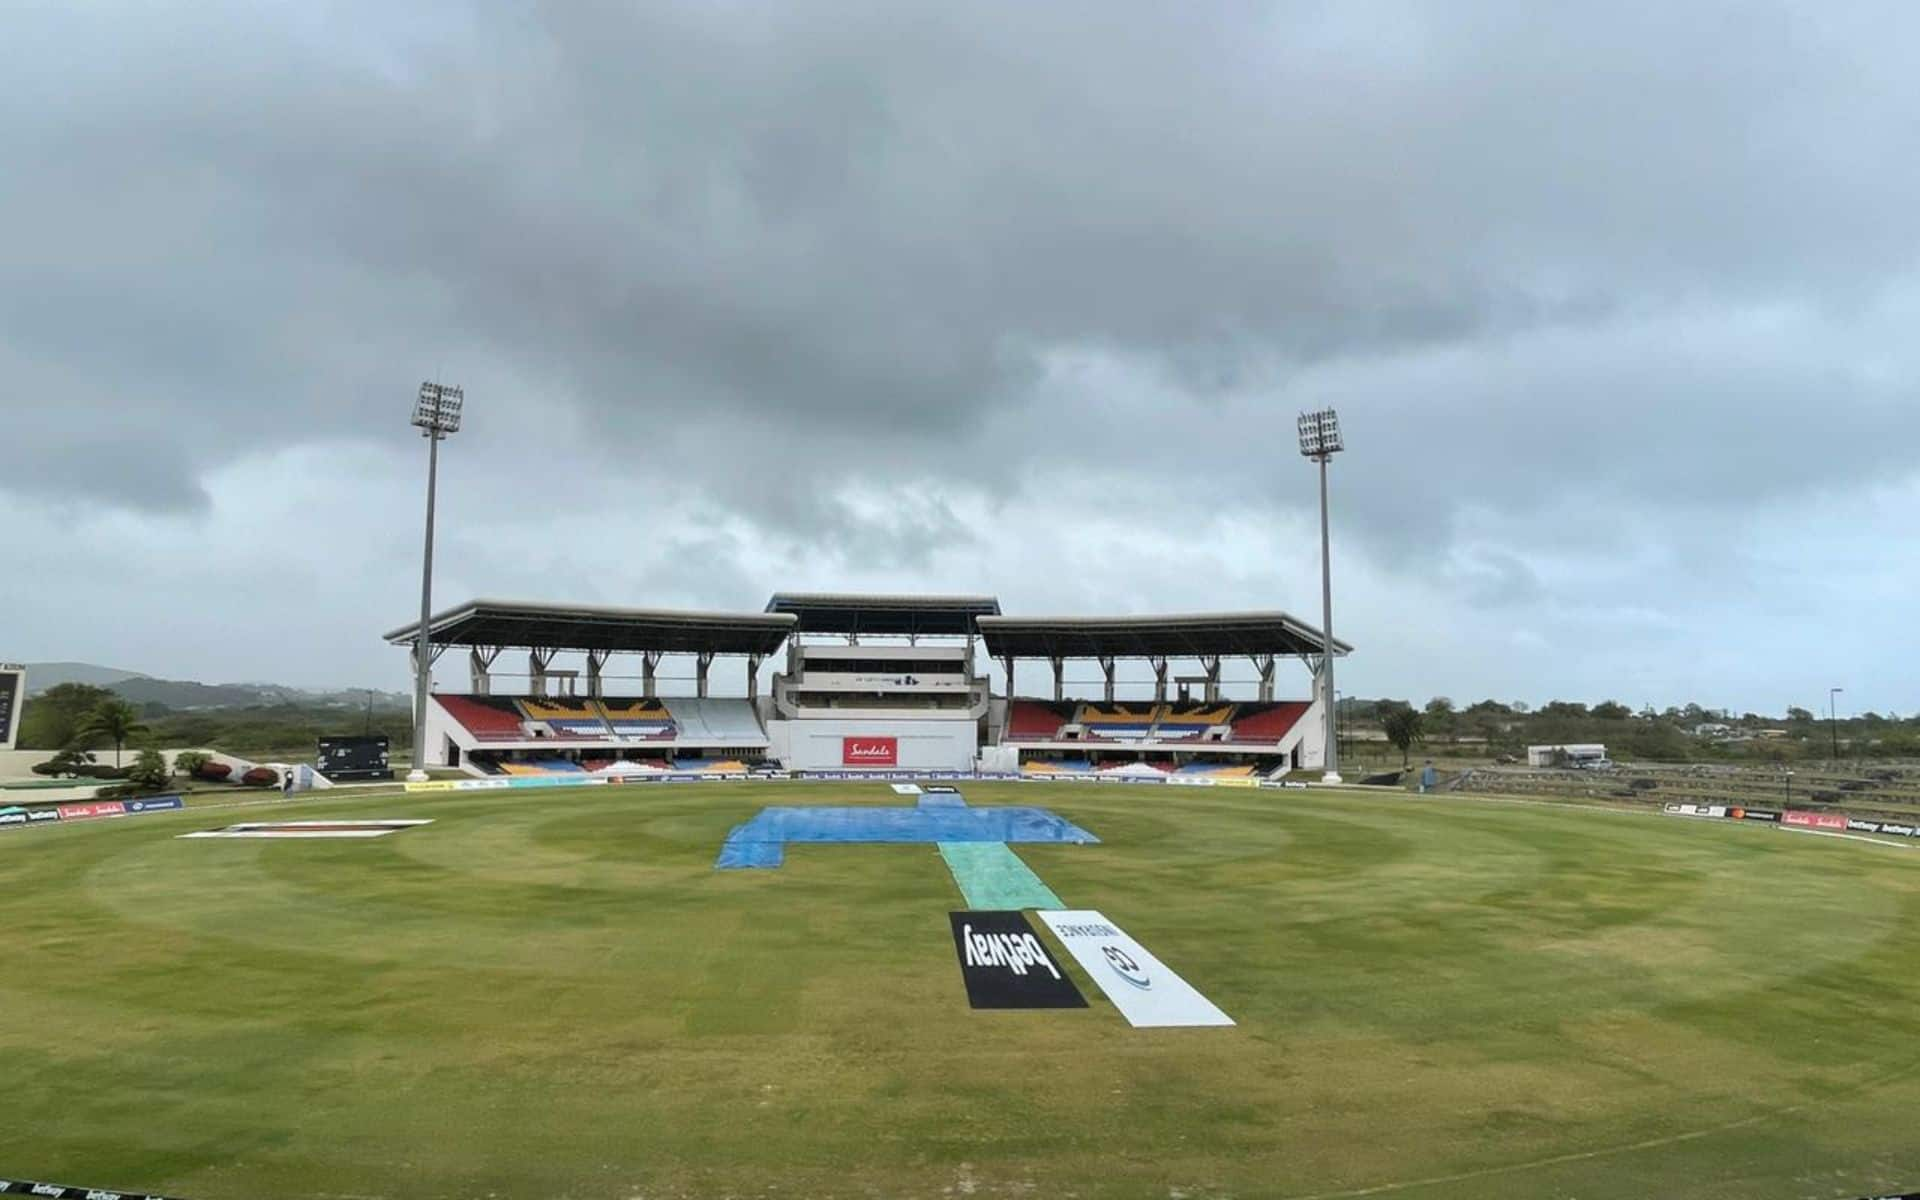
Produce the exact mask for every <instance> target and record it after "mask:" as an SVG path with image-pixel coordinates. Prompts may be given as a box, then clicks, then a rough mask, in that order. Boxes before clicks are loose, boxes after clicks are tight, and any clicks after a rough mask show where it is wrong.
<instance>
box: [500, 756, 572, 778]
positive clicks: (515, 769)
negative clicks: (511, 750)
mask: <svg viewBox="0 0 1920 1200" xmlns="http://www.w3.org/2000/svg"><path fill="white" fill-rule="evenodd" d="M500 769H501V770H502V771H504V772H505V773H506V774H508V775H533V776H538V775H579V774H583V773H584V769H583V768H582V767H581V766H580V764H579V763H577V762H572V761H569V760H568V759H564V758H542V759H536V760H533V761H530V762H503V763H501V764H500Z"/></svg>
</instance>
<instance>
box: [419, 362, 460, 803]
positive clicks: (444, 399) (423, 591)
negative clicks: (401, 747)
mask: <svg viewBox="0 0 1920 1200" xmlns="http://www.w3.org/2000/svg"><path fill="white" fill-rule="evenodd" d="M465 401H466V394H465V393H464V392H462V391H461V390H460V389H459V388H457V387H445V386H442V385H440V384H438V383H423V384H421V385H420V397H419V399H417V400H415V401H414V402H413V425H414V428H416V429H418V430H419V431H420V436H421V437H423V438H426V439H427V546H426V553H425V554H424V555H423V556H422V558H421V563H420V628H419V629H418V630H417V631H415V634H414V639H413V666H414V673H413V770H412V771H410V772H408V774H407V779H408V780H409V781H410V782H413V783H420V782H423V781H424V780H425V779H426V778H427V687H428V684H429V682H430V681H431V680H432V678H433V656H432V654H431V652H430V651H429V649H428V646H427V621H428V619H429V617H430V616H431V615H432V610H433V499H434V491H435V489H436V488H437V486H438V484H439V477H440V441H441V439H442V438H447V437H451V436H452V435H454V434H456V433H458V432H459V431H460V407H461V405H462V404H463V403H465Z"/></svg>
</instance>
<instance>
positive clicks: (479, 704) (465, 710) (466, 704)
mask: <svg viewBox="0 0 1920 1200" xmlns="http://www.w3.org/2000/svg"><path fill="white" fill-rule="evenodd" d="M434 699H435V700H437V701H438V702H439V704H440V707H441V708H443V709H445V710H446V713H447V715H448V716H450V717H452V718H453V719H454V720H456V721H458V722H459V723H460V725H461V727H462V728H463V729H465V730H466V731H467V732H468V733H470V734H472V735H473V736H474V737H475V738H476V739H478V740H480V741H496V742H497V741H519V740H521V739H523V738H525V737H526V736H527V730H526V727H525V726H524V725H522V724H521V714H520V709H519V708H518V707H517V706H516V705H515V704H514V702H513V701H512V700H508V699H505V698H504V697H499V696H447V695H438V694H436V695H435V696H434Z"/></svg>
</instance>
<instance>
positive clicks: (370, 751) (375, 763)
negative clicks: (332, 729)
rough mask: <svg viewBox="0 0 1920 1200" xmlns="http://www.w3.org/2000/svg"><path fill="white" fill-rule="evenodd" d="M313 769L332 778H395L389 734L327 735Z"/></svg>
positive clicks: (321, 741) (321, 742)
mask: <svg viewBox="0 0 1920 1200" xmlns="http://www.w3.org/2000/svg"><path fill="white" fill-rule="evenodd" d="M313 769H314V770H316V771H318V772H320V773H321V774H322V775H324V776H326V777H327V778H328V779H392V778H393V766H392V764H391V763H389V762H388V760H387V735H386V734H384V733H369V734H354V735H351V736H346V737H323V738H321V739H320V752H319V754H317V755H316V756H315V757H314V761H313Z"/></svg>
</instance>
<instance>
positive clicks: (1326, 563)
mask: <svg viewBox="0 0 1920 1200" xmlns="http://www.w3.org/2000/svg"><path fill="white" fill-rule="evenodd" d="M1299 424H1300V453H1301V455H1302V456H1303V457H1305V458H1310V459H1312V460H1313V461H1314V462H1317V463H1319V464H1320V636H1321V639H1322V641H1321V646H1320V702H1321V711H1322V712H1324V713H1325V714H1326V720H1325V721H1323V722H1322V724H1323V726H1324V727H1325V730H1326V743H1327V744H1326V749H1325V750H1323V751H1322V757H1323V758H1324V759H1325V761H1326V774H1325V776H1324V778H1325V780H1326V782H1328V783H1339V782H1340V739H1339V737H1338V736H1336V731H1335V727H1334V721H1335V713H1334V711H1333V549H1332V539H1331V537H1330V535H1329V533H1328V525H1327V463H1328V462H1329V461H1330V460H1331V459H1332V458H1333V456H1334V455H1336V454H1338V453H1340V451H1342V450H1344V449H1346V447H1345V446H1344V445H1342V444H1341V441H1340V416H1339V414H1338V413H1336V412H1334V411H1333V410H1332V409H1331V408H1323V409H1320V410H1318V411H1316V412H1306V413H1301V414H1300V422H1299Z"/></svg>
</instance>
